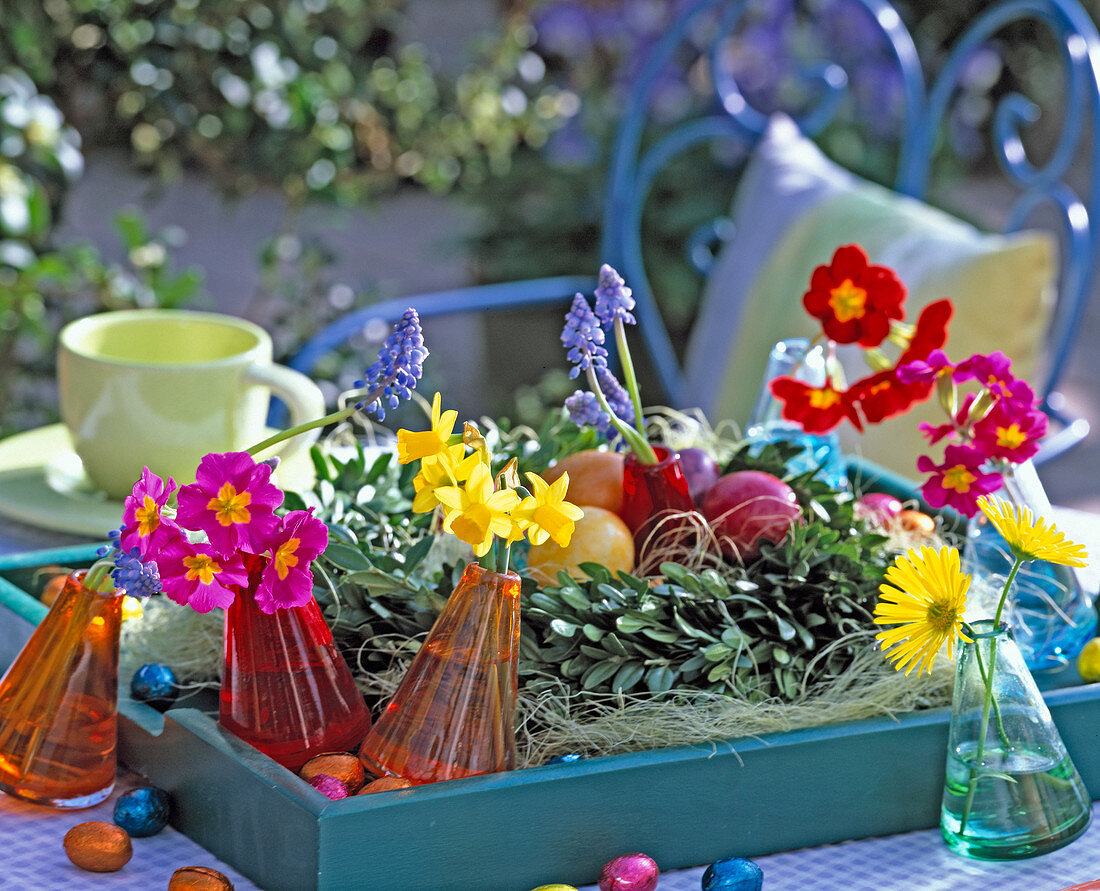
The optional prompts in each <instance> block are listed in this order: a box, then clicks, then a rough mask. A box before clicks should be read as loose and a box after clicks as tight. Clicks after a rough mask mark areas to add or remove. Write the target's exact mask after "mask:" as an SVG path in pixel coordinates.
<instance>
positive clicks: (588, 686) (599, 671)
mask: <svg viewBox="0 0 1100 891" xmlns="http://www.w3.org/2000/svg"><path fill="white" fill-rule="evenodd" d="M618 670H619V663H618V662H597V663H596V664H595V665H593V666H592V667H591V668H589V669H588V671H586V672H585V673H584V674H583V675H582V676H581V686H582V687H584V689H585V690H595V689H596V688H597V687H598V686H600V684H602V683H604V681H607V680H609V679H610V678H611V677H612V675H614V674H615V673H616V672H618Z"/></svg>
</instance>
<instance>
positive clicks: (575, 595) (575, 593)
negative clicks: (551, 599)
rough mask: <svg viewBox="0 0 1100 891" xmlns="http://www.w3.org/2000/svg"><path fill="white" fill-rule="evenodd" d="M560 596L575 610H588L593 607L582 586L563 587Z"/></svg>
mask: <svg viewBox="0 0 1100 891" xmlns="http://www.w3.org/2000/svg"><path fill="white" fill-rule="evenodd" d="M558 596H559V597H561V599H562V600H564V601H565V602H566V603H567V604H569V606H571V607H573V609H575V610H580V611H587V610H589V609H591V608H592V601H591V600H589V599H588V598H587V597H586V596H585V594H584V592H583V591H582V590H581V589H580V588H575V587H573V586H569V587H566V588H562V589H560V591H559V594H558Z"/></svg>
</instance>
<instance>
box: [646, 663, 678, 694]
mask: <svg viewBox="0 0 1100 891" xmlns="http://www.w3.org/2000/svg"><path fill="white" fill-rule="evenodd" d="M675 683H676V672H675V671H673V670H672V669H671V668H669V667H668V666H667V665H658V666H657V667H655V668H651V669H649V671H647V672H646V674H645V685H646V689H647V690H649V692H650V693H664V692H666V691H668V690H671V689H672V685H673V684H675Z"/></svg>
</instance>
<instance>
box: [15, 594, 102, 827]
mask: <svg viewBox="0 0 1100 891" xmlns="http://www.w3.org/2000/svg"><path fill="white" fill-rule="evenodd" d="M84 575H85V573H84V572H77V573H73V574H72V575H70V576H69V578H68V579H66V581H65V584H64V586H63V587H62V589H61V591H60V593H59V594H58V595H57V599H56V600H54V602H53V605H52V606H51V607H50V611H49V612H48V613H47V614H46V616H45V617H44V618H43V619H42V621H41V622H40V623H39V625H38V627H37V628H36V629H35V631H34V633H33V634H32V635H31V638H30V640H28V641H27V644H26V646H24V647H23V649H22V651H21V652H20V653H19V655H18V656H16V658H15V661H14V662H13V663H12V665H11V667H10V668H9V669H8V671H7V673H6V674H5V675H4V677H3V679H2V680H0V789H3V791H5V792H7V793H9V794H11V795H16V796H18V797H20V798H24V799H26V800H27V801H33V802H34V803H36V804H44V805H47V806H49V807H57V808H82V807H90V806H92V805H94V804H98V803H99V802H100V801H103V799H105V798H106V797H107V796H108V795H110V794H111V790H112V788H114V784H115V771H116V767H117V764H116V757H115V746H116V740H117V736H118V632H119V627H120V626H121V624H122V599H123V597H122V593H121V592H112V593H109V594H103V593H98V592H95V591H90V590H88V589H87V588H85V587H84V585H83V580H84Z"/></svg>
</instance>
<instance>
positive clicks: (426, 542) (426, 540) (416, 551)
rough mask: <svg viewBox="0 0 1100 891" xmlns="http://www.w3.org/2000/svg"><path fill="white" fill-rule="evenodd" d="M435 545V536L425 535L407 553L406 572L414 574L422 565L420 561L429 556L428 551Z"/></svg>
mask: <svg viewBox="0 0 1100 891" xmlns="http://www.w3.org/2000/svg"><path fill="white" fill-rule="evenodd" d="M433 544H435V536H432V535H425V536H424V537H423V538H422V539H420V541H418V542H417V543H416V544H414V545H413V546H412V547H411V548H409V549H408V550H407V551H406V552H405V572H410V573H411V572H412V571H413V570H415V569H416V567H418V566H419V565H420V561H421V560H423V559H424V558H425V557H427V556H428V551H430V550H431V549H432V545H433Z"/></svg>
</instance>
